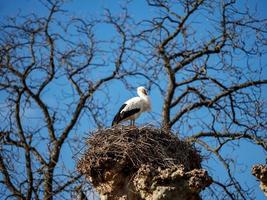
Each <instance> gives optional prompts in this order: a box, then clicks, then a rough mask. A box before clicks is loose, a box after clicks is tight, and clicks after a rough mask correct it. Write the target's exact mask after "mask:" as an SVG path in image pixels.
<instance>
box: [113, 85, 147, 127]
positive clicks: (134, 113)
mask: <svg viewBox="0 0 267 200" xmlns="http://www.w3.org/2000/svg"><path fill="white" fill-rule="evenodd" d="M137 94H138V96H139V97H133V98H131V99H129V100H128V101H126V102H125V103H124V104H123V105H122V106H121V107H120V109H119V111H118V113H117V114H116V115H115V117H114V119H113V121H112V126H113V125H115V124H118V123H120V122H122V121H126V120H131V122H130V125H132V126H134V122H135V120H136V119H137V118H138V117H139V116H140V115H141V113H142V112H145V111H150V110H151V102H150V98H149V96H148V95H147V91H146V89H145V88H144V87H142V86H141V87H138V88H137Z"/></svg>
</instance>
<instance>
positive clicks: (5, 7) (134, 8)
mask: <svg viewBox="0 0 267 200" xmlns="http://www.w3.org/2000/svg"><path fill="white" fill-rule="evenodd" d="M117 2H119V1H108V0H99V1H98V0H90V1H88V0H74V1H69V2H68V3H67V4H66V5H65V7H64V8H65V9H67V10H71V12H72V13H73V15H78V16H80V17H85V18H90V17H97V16H100V15H103V14H104V12H105V11H104V8H109V9H111V11H113V12H114V13H116V11H117V10H118V8H119V4H118V3H117ZM240 2H245V1H240ZM247 2H248V4H247V5H249V7H251V6H254V5H255V2H256V4H258V5H259V6H258V8H259V9H258V10H257V13H258V15H259V16H262V17H266V18H267V14H266V10H267V2H266V1H265V0H258V1H247ZM145 5H146V4H145V2H144V1H141V0H135V1H133V2H132V4H131V7H130V9H129V10H130V14H131V15H132V16H134V17H135V18H136V19H141V18H143V17H147V16H150V15H152V14H153V13H154V10H153V9H152V8H147V7H146V6H145ZM240 6H241V7H242V4H241V3H240ZM32 12H34V13H37V14H39V15H46V11H45V10H44V9H43V8H42V7H41V6H40V3H39V2H38V1H36V0H9V1H4V0H0V22H1V21H3V20H4V17H5V16H14V15H16V14H18V13H21V14H28V13H32ZM97 32H98V33H99V37H106V33H107V32H108V27H105V28H104V27H102V28H101V27H99V30H97ZM132 82H133V85H135V86H138V85H145V84H146V81H145V80H144V79H141V78H140V79H134V80H132ZM112 84H113V86H112V88H113V89H111V90H113V91H112V93H113V95H114V96H115V97H116V98H115V99H114V102H112V103H113V105H114V106H111V107H110V108H109V112H110V113H112V114H110V115H109V118H108V119H107V121H108V122H109V123H110V122H111V120H112V117H113V113H115V112H116V111H117V109H118V108H119V106H120V104H121V103H123V102H124V101H125V100H127V99H128V98H130V97H132V96H134V95H136V94H135V90H131V91H128V90H127V89H126V88H125V87H124V86H123V84H121V83H120V82H114V83H112ZM116 88H119V89H116ZM54 89H55V88H54ZM266 91H267V90H266ZM150 94H151V97H152V104H153V113H154V116H156V117H157V116H160V113H161V105H162V97H161V96H160V94H159V91H158V90H156V89H155V88H154V90H153V88H152V90H151V91H150ZM266 94H267V92H266V93H265V95H266ZM58 98H62V97H58ZM31 112H33V111H31ZM30 114H32V115H38V113H35V114H33V113H30ZM149 120H151V116H150V115H148V114H145V115H143V116H142V118H141V119H139V120H138V121H139V123H140V121H146V122H147V121H149ZM153 123H154V124H155V123H156V122H153ZM84 124H86V123H85V122H84ZM80 128H81V132H83V133H86V132H87V131H88V130H91V129H92V128H93V127H92V126H90V124H86V125H84V126H81V127H80ZM235 145H239V146H240V147H239V148H236V149H237V150H235V151H232V149H231V148H226V149H225V150H224V152H223V154H225V155H227V154H228V155H232V156H233V157H234V158H236V160H237V163H239V164H240V165H241V164H242V163H245V167H242V168H239V167H238V166H237V168H236V169H235V171H236V172H237V174H239V171H240V170H245V173H243V174H241V175H238V178H239V179H240V180H241V181H242V182H247V183H253V185H255V191H256V197H257V199H264V196H263V193H262V192H261V191H260V190H259V188H258V183H257V182H256V181H255V178H254V177H253V176H251V175H250V169H251V166H252V165H253V164H255V163H264V162H265V157H266V153H265V152H264V151H263V150H262V149H261V148H258V147H257V148H255V146H252V145H251V144H249V143H247V142H245V141H242V142H239V143H238V142H237V143H235ZM68 154H69V150H68V148H65V152H63V153H62V156H63V157H65V156H66V155H68ZM69 162H70V164H71V165H72V166H74V162H73V160H70V161H69ZM205 164H206V163H205ZM208 165H209V167H210V168H211V169H212V170H211V171H214V176H217V177H221V176H222V174H223V173H221V171H222V170H221V166H220V164H218V161H216V160H214V161H210V162H209V163H208ZM243 168H244V169H243ZM218 169H219V170H218Z"/></svg>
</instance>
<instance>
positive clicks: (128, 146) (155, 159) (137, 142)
mask: <svg viewBox="0 0 267 200" xmlns="http://www.w3.org/2000/svg"><path fill="white" fill-rule="evenodd" d="M87 144H88V145H87V149H86V151H85V152H84V154H83V155H82V157H81V158H80V160H79V161H78V165H77V169H78V171H79V172H80V173H82V174H85V175H86V176H87V177H88V178H89V179H90V180H92V178H93V179H94V178H96V177H98V179H101V178H103V177H101V176H102V175H103V174H104V172H106V171H108V170H111V169H116V170H118V171H120V172H124V173H125V174H130V173H134V172H136V171H137V170H138V168H140V167H141V165H143V164H149V165H150V166H153V167H154V168H159V167H160V168H162V169H165V168H169V167H172V166H175V165H183V166H184V168H185V169H186V170H188V171H189V170H192V169H196V168H200V167H201V166H200V162H201V158H200V155H199V154H198V152H197V151H196V149H195V148H194V147H193V146H192V145H191V144H189V143H188V142H185V141H182V140H179V139H178V138H177V137H176V136H174V135H173V134H171V133H169V132H166V131H165V130H163V129H157V128H153V127H142V128H133V127H114V128H109V129H103V130H98V131H96V132H95V133H94V134H93V135H91V136H90V137H89V138H88V140H87ZM98 181H99V180H98Z"/></svg>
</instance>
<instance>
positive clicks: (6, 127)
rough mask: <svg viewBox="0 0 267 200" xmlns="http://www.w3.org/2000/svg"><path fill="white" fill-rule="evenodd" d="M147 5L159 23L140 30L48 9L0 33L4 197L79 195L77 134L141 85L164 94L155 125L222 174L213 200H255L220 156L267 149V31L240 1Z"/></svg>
mask: <svg viewBox="0 0 267 200" xmlns="http://www.w3.org/2000/svg"><path fill="white" fill-rule="evenodd" d="M146 2H147V6H148V7H149V8H151V9H153V11H154V12H155V13H154V15H153V16H152V17H149V16H147V18H146V19H142V20H139V21H137V20H135V19H134V18H133V17H131V16H130V14H129V11H128V10H127V7H122V9H121V13H120V15H114V14H113V13H112V12H111V11H109V10H106V12H105V13H106V14H105V16H103V17H102V18H101V19H89V20H87V19H84V18H78V17H70V16H69V15H68V13H67V12H66V11H65V10H64V9H63V8H62V4H63V2H61V1H50V0H49V1H45V2H43V1H42V4H43V6H44V7H45V8H46V9H47V15H46V16H41V17H40V16H38V15H35V14H31V15H27V16H20V15H18V16H15V17H12V18H8V19H7V20H6V21H5V22H4V23H2V24H1V26H0V31H1V37H0V75H1V76H0V90H1V108H0V109H1V129H0V131H1V135H0V149H1V152H0V172H1V178H0V196H1V197H3V198H5V199H16V198H17V199H46V200H48V199H53V197H57V198H62V199H64V198H66V199H69V196H70V194H71V193H73V192H75V191H77V188H79V191H80V190H81V184H83V179H82V177H81V175H79V174H77V172H75V167H73V166H68V163H69V162H68V159H70V158H69V157H71V156H76V155H77V154H76V153H77V152H79V150H80V149H81V148H82V146H81V145H82V144H83V141H82V140H83V138H81V137H79V136H78V134H79V133H80V132H83V131H87V132H88V130H89V129H92V128H96V127H105V126H107V123H108V124H110V123H109V122H108V121H107V119H109V118H107V111H108V110H107V108H106V105H108V103H109V100H110V97H109V95H110V94H111V92H110V91H109V89H110V87H109V86H108V85H107V83H112V82H113V81H114V80H120V81H121V82H122V83H124V84H125V85H126V86H127V87H131V86H132V85H133V84H132V81H131V80H132V78H133V77H141V78H143V79H144V80H146V81H147V83H148V87H149V88H153V89H155V90H159V91H160V92H161V94H162V98H163V105H162V116H161V117H159V116H158V115H156V114H152V117H153V118H155V119H156V120H158V121H160V120H161V121H162V126H163V127H165V128H166V129H171V130H173V131H175V132H177V133H179V134H184V135H186V136H187V137H188V138H187V139H188V140H189V141H191V142H193V143H195V144H196V145H197V146H198V147H199V148H200V149H201V150H202V151H203V152H209V153H211V154H209V158H210V159H212V158H213V157H216V158H217V159H218V160H219V161H220V162H221V164H222V166H224V167H225V170H226V173H227V175H228V179H227V181H226V182H221V181H220V180H216V179H214V184H213V185H212V186H211V187H209V192H211V193H212V194H213V195H214V196H215V197H217V199H248V198H253V196H251V194H250V190H249V189H250V188H243V186H242V185H241V184H240V183H239V182H238V180H237V179H236V178H235V176H234V174H233V173H232V170H231V169H232V167H233V166H234V165H235V163H233V162H230V158H226V157H223V155H221V151H222V150H223V149H224V148H227V146H228V145H231V144H232V143H233V142H235V141H239V140H246V141H249V142H251V143H253V144H255V145H256V146H259V147H260V148H263V149H264V150H265V151H266V149H267V143H266V130H267V123H266V118H267V110H266V106H265V107H264V104H266V99H264V96H263V86H265V87H266V84H267V77H266V75H265V74H264V72H266V69H264V62H263V63H262V62H261V60H262V59H263V57H264V56H266V34H267V27H266V23H267V20H266V19H260V18H259V17H258V16H257V15H256V14H257V13H256V14H255V13H252V11H253V9H251V8H248V7H246V5H243V4H242V6H241V5H240V3H238V2H236V1H233V0H229V1H228V0H224V1H221V0H218V1H216V0H215V1H211V0H182V1H180V0H179V1H176V0H171V1H165V0H147V1H146ZM127 4H129V5H130V2H127ZM241 7H243V8H242V9H241ZM99 26H102V27H105V26H106V27H107V29H109V30H110V31H111V32H110V35H111V36H109V37H108V38H107V37H105V36H103V35H101V34H100V33H99V32H98V27H99ZM255 60H258V61H259V62H255ZM265 67H266V66H265ZM129 77H131V79H128V78H129ZM103 97H105V98H103ZM81 124H83V125H84V124H87V125H86V128H87V130H82V126H81ZM185 130H186V133H184V132H185ZM207 141H209V142H207ZM68 152H70V153H68ZM81 194H84V193H83V192H82V193H81Z"/></svg>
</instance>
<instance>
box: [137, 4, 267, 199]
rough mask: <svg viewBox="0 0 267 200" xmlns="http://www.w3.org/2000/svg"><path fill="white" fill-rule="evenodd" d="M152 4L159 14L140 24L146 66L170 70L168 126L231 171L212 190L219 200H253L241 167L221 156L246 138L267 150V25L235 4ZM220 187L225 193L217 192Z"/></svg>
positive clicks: (166, 87) (166, 109)
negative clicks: (239, 174) (236, 170)
mask: <svg viewBox="0 0 267 200" xmlns="http://www.w3.org/2000/svg"><path fill="white" fill-rule="evenodd" d="M147 3H148V4H149V5H150V6H151V7H154V8H155V9H157V11H158V16H156V17H152V18H151V19H148V20H144V21H143V22H140V24H139V25H140V26H142V25H143V26H144V27H146V28H144V29H143V30H142V31H141V32H139V33H138V34H139V37H140V38H142V39H143V40H142V41H143V42H145V43H146V47H147V51H148V52H149V53H148V54H149V55H150V56H151V57H150V58H149V60H147V63H146V65H148V66H150V67H151V68H152V67H153V68H154V69H157V71H162V69H164V72H163V73H164V75H159V76H158V77H159V78H160V79H161V80H166V82H167V84H166V85H164V86H163V87H162V84H161V90H162V91H165V92H164V93H163V97H164V102H163V108H162V126H163V127H166V128H167V129H173V130H175V131H177V132H178V133H183V132H184V131H185V130H186V133H183V134H186V136H187V137H188V140H190V141H192V142H194V143H196V144H197V145H198V146H200V148H201V149H202V150H203V151H207V152H210V153H211V155H209V158H213V157H214V156H215V157H216V159H218V160H219V161H220V162H221V164H222V166H224V167H225V170H226V173H227V174H228V181H227V182H224V183H221V182H220V181H219V180H215V181H214V184H213V186H212V187H210V191H211V192H212V194H214V195H215V196H217V198H218V199H225V198H229V199H248V198H252V199H253V196H250V191H249V188H246V189H245V188H243V187H242V186H241V185H240V184H239V182H238V180H237V179H236V178H235V177H234V175H233V173H232V170H231V169H232V167H233V166H234V165H235V164H236V163H233V162H231V158H225V157H223V156H222V155H221V151H222V150H223V149H224V148H225V147H227V145H230V144H233V143H234V141H238V140H246V141H249V142H251V143H253V144H255V145H258V146H259V148H260V147H261V148H263V149H264V150H265V151H266V150H267V143H266V130H267V129H266V128H267V124H266V116H267V113H266V111H267V110H266V106H264V104H265V105H266V99H264V96H263V92H262V90H263V87H264V86H265V88H266V84H267V77H266V70H265V69H264V67H265V68H266V63H265V64H261V60H262V59H263V58H264V57H265V58H266V33H267V26H266V22H267V20H266V19H260V18H259V17H258V16H257V15H256V14H257V13H252V11H253V8H249V7H248V6H247V5H246V4H244V5H243V4H242V6H244V9H241V7H242V6H241V5H240V4H238V2H236V1H231V0H230V1H205V0H193V1H191V0H184V1H164V0H148V1H147ZM255 60H256V61H259V62H255ZM264 72H265V74H264ZM160 79H158V80H160ZM207 141H209V142H207ZM213 187H214V188H213ZM215 188H216V189H215ZM218 188H220V189H221V190H222V191H223V193H221V194H222V195H220V194H219V193H217V192H214V191H216V190H217V189H218Z"/></svg>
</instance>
